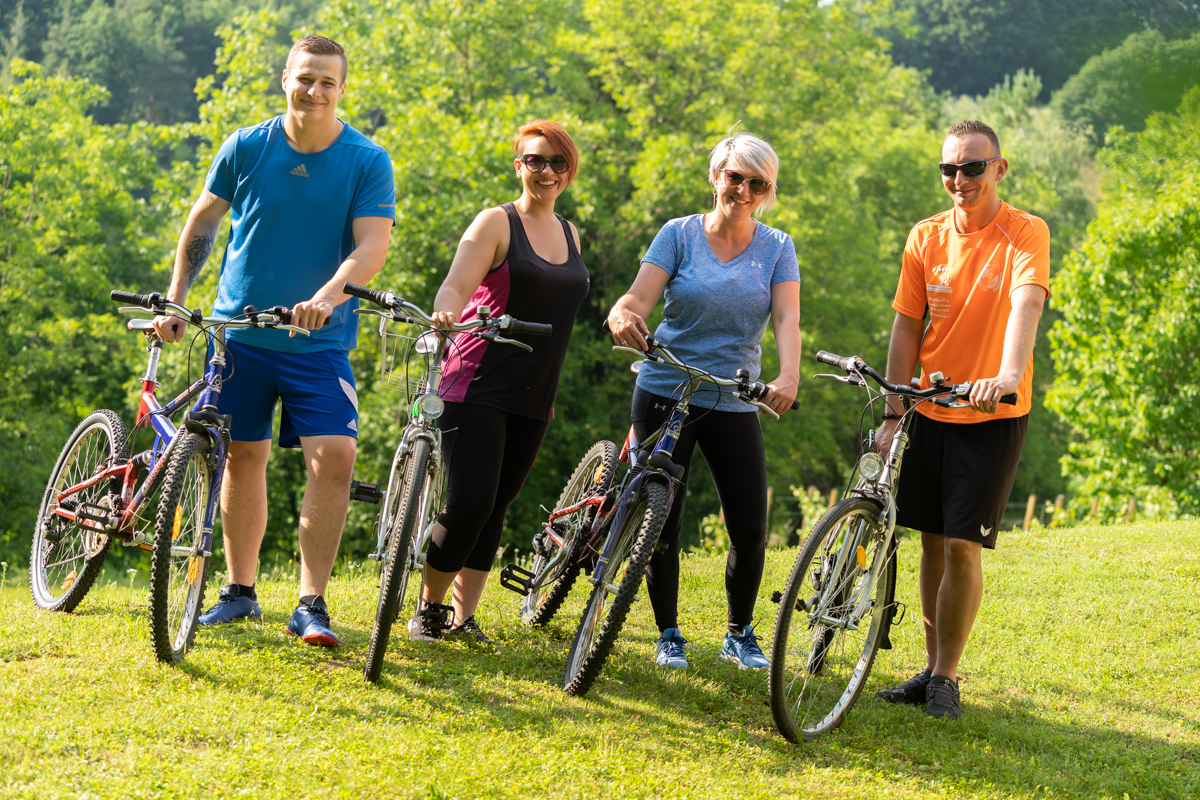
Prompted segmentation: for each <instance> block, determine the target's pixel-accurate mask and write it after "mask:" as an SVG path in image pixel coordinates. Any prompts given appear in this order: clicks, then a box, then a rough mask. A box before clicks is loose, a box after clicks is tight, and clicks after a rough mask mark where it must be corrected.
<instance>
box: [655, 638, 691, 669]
mask: <svg viewBox="0 0 1200 800" xmlns="http://www.w3.org/2000/svg"><path fill="white" fill-rule="evenodd" d="M685 644H687V639H685V638H683V634H682V633H680V632H679V628H667V629H666V630H665V631H663V632H662V636H659V637H658V656H657V657H656V658H655V659H654V660H655V661H657V662H658V665H659V666H660V667H673V668H674V669H687V665H688V663H687V656H686V655H685V654H684V652H683V646H684V645H685Z"/></svg>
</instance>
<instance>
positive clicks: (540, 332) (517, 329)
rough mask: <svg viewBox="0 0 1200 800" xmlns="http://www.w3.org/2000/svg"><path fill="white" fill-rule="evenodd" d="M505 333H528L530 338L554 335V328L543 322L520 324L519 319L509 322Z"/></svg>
mask: <svg viewBox="0 0 1200 800" xmlns="http://www.w3.org/2000/svg"><path fill="white" fill-rule="evenodd" d="M504 330H505V332H506V333H528V334H530V335H531V336H550V335H551V334H553V333H554V326H553V325H547V324H546V323H544V322H522V321H521V320H519V319H514V320H511V321H510V322H509V323H508V327H506V328H505V329H504Z"/></svg>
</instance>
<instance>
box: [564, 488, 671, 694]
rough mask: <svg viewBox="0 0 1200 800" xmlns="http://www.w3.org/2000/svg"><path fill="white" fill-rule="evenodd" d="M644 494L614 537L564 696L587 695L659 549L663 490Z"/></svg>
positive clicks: (578, 636) (571, 656) (575, 645)
mask: <svg viewBox="0 0 1200 800" xmlns="http://www.w3.org/2000/svg"><path fill="white" fill-rule="evenodd" d="M644 488H645V492H644V494H643V496H642V497H640V498H638V499H637V500H636V501H635V505H634V506H633V507H632V508H630V509H629V512H630V513H629V515H628V516H627V517H626V518H625V522H624V524H623V525H622V530H621V531H619V533H618V540H617V546H616V548H615V549H614V550H613V556H612V559H611V560H610V561H609V562H608V564H606V565H605V568H604V572H603V574H602V576H601V579H600V582H599V583H598V584H597V585H596V586H595V587H593V588H592V594H591V596H590V597H589V598H588V602H587V607H586V608H585V609H584V612H583V617H582V618H581V619H580V620H579V628H578V629H577V630H576V632H575V640H574V641H573V642H572V643H571V650H570V651H569V652H568V653H567V668H566V671H565V672H564V673H563V683H562V685H563V691H565V692H566V693H567V694H569V695H576V696H578V695H582V694H584V693H585V692H587V690H588V689H589V688H591V685H592V682H593V681H595V680H596V676H597V675H599V674H600V669H601V668H602V667H603V666H604V662H605V661H606V660H607V659H608V654H609V653H610V652H612V648H613V644H615V643H616V641H617V634H618V633H620V632H621V627H622V626H623V625H624V624H625V616H626V614H628V613H629V607H630V606H631V605H633V600H634V598H635V597H636V596H637V593H638V589H639V588H640V587H641V585H642V576H643V575H645V574H646V567H647V566H649V564H650V557H651V556H652V555H654V548H655V547H657V546H658V536H659V534H660V533H662V527H663V524H664V523H665V522H666V521H667V512H668V511H669V510H670V509H669V508H668V507H667V487H666V486H664V485H663V484H662V483H659V482H658V481H647V482H646V483H645V484H644Z"/></svg>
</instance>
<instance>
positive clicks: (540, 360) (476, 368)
mask: <svg viewBox="0 0 1200 800" xmlns="http://www.w3.org/2000/svg"><path fill="white" fill-rule="evenodd" d="M501 208H503V209H504V213H506V214H507V215H508V232H509V237H508V258H506V259H505V260H504V263H502V264H501V265H500V266H498V267H496V268H495V269H493V270H492V271H491V272H489V273H488V274H487V277H485V278H484V279H483V282H482V283H481V284H479V288H478V289H476V290H475V294H474V295H472V296H471V301H470V302H469V303H467V307H466V308H465V309H464V310H463V315H462V319H463V320H468V319H474V317H475V309H477V308H478V307H479V306H481V305H486V306H490V307H491V310H492V315H493V316H497V317H498V316H500V315H501V314H509V315H511V316H513V317H516V318H517V319H519V320H522V321H523V322H543V323H549V324H550V325H553V326H554V334H553V335H552V336H548V337H545V336H530V335H528V334H517V335H510V336H509V337H508V338H511V339H516V340H518V341H522V342H525V343H526V344H528V345H529V346H530V347H532V348H533V352H532V353H527V352H525V351H524V350H522V349H521V348H519V347H514V346H512V345H508V344H496V343H494V342H486V341H484V340H482V339H478V338H476V337H474V336H471V335H469V334H467V333H460V334H458V336H456V337H455V339H454V343H455V345H456V346H454V347H449V348H447V350H446V358H445V362H444V369H445V372H444V374H443V376H442V388H441V395H442V398H443V399H444V400H447V401H449V402H453V403H473V404H476V405H481V406H488V407H490V408H498V409H500V410H501V411H506V412H508V413H510V414H517V415H520V416H523V417H533V418H534V419H540V420H548V419H550V417H551V416H552V415H553V413H552V412H553V408H554V396H555V395H556V394H557V393H558V376H559V374H560V373H561V372H562V366H563V362H564V361H565V360H566V358H567V345H568V344H569V343H570V341H571V328H572V326H573V325H574V323H575V315H576V314H577V313H578V312H579V307H580V306H581V305H582V304H583V300H584V298H585V297H587V293H588V289H589V288H590V281H589V279H588V271H587V267H585V266H584V265H583V259H582V258H581V257H580V256H579V251H578V250H577V249H576V248H575V238H574V237H573V236H571V226H570V225H568V224H567V221H566V220H565V219H563V218H562V217H560V216H559V215H558V214H555V215H554V216H555V217H557V219H558V221H559V222H560V223H561V224H562V229H563V235H564V236H566V237H567V260H566V261H564V262H563V263H561V264H551V263H550V262H549V261H546V260H545V259H544V258H542V257H541V256H539V255H538V254H537V253H535V252H534V250H533V246H532V245H531V244H530V243H529V237H527V236H526V235H525V226H524V225H523V224H521V217H520V215H519V214H518V213H517V209H516V208H515V207H514V206H513V204H512V203H505V204H504V205H503V206H501Z"/></svg>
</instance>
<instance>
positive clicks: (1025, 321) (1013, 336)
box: [971, 284, 1046, 414]
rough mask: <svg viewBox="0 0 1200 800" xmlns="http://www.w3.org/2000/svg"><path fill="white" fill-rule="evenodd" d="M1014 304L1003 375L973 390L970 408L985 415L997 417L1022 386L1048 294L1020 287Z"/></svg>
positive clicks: (1037, 288)
mask: <svg viewBox="0 0 1200 800" xmlns="http://www.w3.org/2000/svg"><path fill="white" fill-rule="evenodd" d="M1011 300H1012V311H1010V312H1009V314H1008V324H1007V325H1006V326H1005V328H1004V355H1003V356H1002V357H1001V359H1000V374H999V375H997V376H996V377H994V378H984V379H982V380H978V381H975V386H974V387H973V388H972V389H971V408H973V409H975V410H976V411H981V412H983V413H984V414H995V413H996V409H997V407H998V403H999V401H1000V398H1001V397H1003V396H1004V395H1006V394H1012V393H1013V392H1015V391H1016V390H1017V387H1018V386H1019V385H1020V384H1021V378H1022V377H1023V376H1024V375H1025V368H1026V367H1028V366H1029V359H1030V357H1032V356H1033V342H1034V339H1036V338H1037V327H1038V321H1039V320H1041V318H1042V307H1043V306H1044V305H1045V303H1046V290H1045V289H1043V288H1042V287H1041V286H1036V285H1034V284H1027V285H1025V286H1018V287H1017V288H1016V289H1014V290H1013V293H1012V297H1011Z"/></svg>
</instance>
